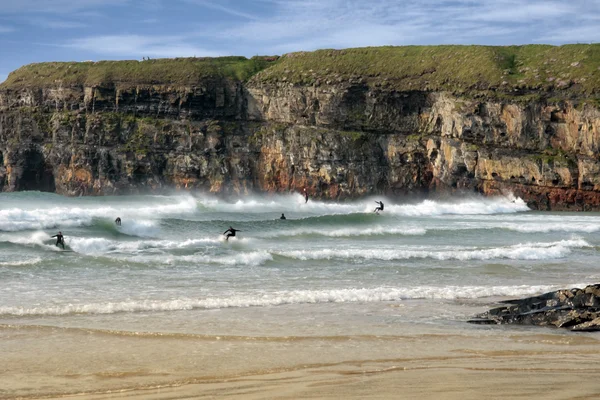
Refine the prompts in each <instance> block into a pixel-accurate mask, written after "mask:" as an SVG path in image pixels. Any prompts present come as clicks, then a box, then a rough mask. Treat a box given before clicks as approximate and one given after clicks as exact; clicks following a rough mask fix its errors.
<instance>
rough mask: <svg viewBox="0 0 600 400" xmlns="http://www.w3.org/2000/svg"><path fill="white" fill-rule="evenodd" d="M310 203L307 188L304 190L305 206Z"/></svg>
mask: <svg viewBox="0 0 600 400" xmlns="http://www.w3.org/2000/svg"><path fill="white" fill-rule="evenodd" d="M306 203H308V192H307V191H306V188H304V204H306Z"/></svg>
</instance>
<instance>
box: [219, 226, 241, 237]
mask: <svg viewBox="0 0 600 400" xmlns="http://www.w3.org/2000/svg"><path fill="white" fill-rule="evenodd" d="M236 232H241V231H240V230H239V229H233V228H232V227H231V226H230V227H229V229H227V230H226V231H225V232H223V235H225V240H229V238H230V237H232V236H235V233H236Z"/></svg>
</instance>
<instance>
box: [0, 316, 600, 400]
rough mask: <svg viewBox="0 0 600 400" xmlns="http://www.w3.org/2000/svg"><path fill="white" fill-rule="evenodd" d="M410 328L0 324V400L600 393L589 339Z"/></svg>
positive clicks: (599, 371)
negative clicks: (261, 330) (175, 331)
mask: <svg viewBox="0 0 600 400" xmlns="http://www.w3.org/2000/svg"><path fill="white" fill-rule="evenodd" d="M406 328H407V329H406V331H407V333H406V334H403V335H382V336H380V335H346V336H343V335H342V336H320V337H307V336H289V337H287V336H286V337H257V336H252V337H241V336H231V337H222V336H210V335H206V336H203V335H169V334H143V333H140V332H138V333H125V332H110V331H94V330H89V329H57V328H45V327H27V328H25V327H8V326H2V327H0V332H1V340H0V346H1V348H0V352H1V354H3V362H2V367H1V369H2V376H3V382H2V389H0V398H2V399H16V398H30V399H34V398H57V399H58V398H62V399H64V398H68V399H71V398H73V399H80V398H81V399H94V400H99V399H196V398H198V399H202V398H231V399H268V398H269V399H298V398H312V399H334V398H352V399H361V398H375V399H397V398H401V399H413V398H422V399H434V398H443V399H480V398H483V397H485V398H492V399H506V398H538V399H593V398H598V396H600V380H599V379H598V377H600V351H599V346H598V345H599V344H600V341H599V340H598V338H596V337H595V336H594V335H592V334H574V333H569V332H563V331H559V330H556V329H551V328H519V327H517V328H514V327H512V328H506V327H499V326H493V327H475V328H473V327H469V329H466V330H465V329H462V327H460V326H457V327H454V328H452V329H450V331H449V332H445V333H443V332H440V331H439V328H434V329H429V331H428V332H421V333H418V332H416V331H417V330H426V329H427V327H426V326H418V327H406ZM48 330H50V331H51V332H48ZM40 334H42V335H44V337H45V338H46V339H45V340H44V341H43V342H41V341H38V340H36V337H37V336H38V335H40ZM15 343H18V344H19V347H15V346H14V344H15Z"/></svg>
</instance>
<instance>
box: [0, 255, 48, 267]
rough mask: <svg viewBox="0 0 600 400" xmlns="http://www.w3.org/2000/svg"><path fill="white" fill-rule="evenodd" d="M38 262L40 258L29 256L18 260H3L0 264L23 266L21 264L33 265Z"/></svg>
mask: <svg viewBox="0 0 600 400" xmlns="http://www.w3.org/2000/svg"><path fill="white" fill-rule="evenodd" d="M40 262H42V259H41V258H39V257H36V258H30V259H27V260H20V261H3V262H0V266H9V267H18V266H23V265H35V264H38V263H40Z"/></svg>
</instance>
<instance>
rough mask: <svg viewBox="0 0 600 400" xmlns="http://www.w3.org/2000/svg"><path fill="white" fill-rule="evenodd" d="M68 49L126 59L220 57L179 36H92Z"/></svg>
mask: <svg viewBox="0 0 600 400" xmlns="http://www.w3.org/2000/svg"><path fill="white" fill-rule="evenodd" d="M66 47H71V48H76V49H78V50H84V51H90V52H94V53H98V54H102V55H107V56H124V57H136V56H137V57H144V56H146V57H192V56H197V57H216V56H218V55H220V54H218V53H216V52H213V51H208V50H206V49H202V48H199V47H196V46H194V45H191V44H188V43H186V42H185V40H184V38H182V37H179V36H141V35H109V36H91V37H86V38H81V39H75V40H73V41H71V42H70V43H68V44H67V45H66Z"/></svg>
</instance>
